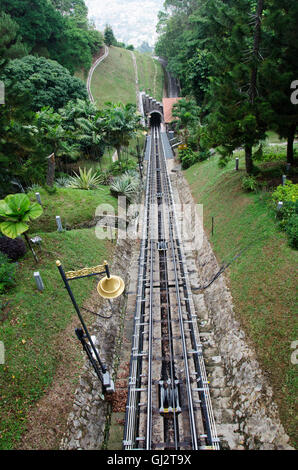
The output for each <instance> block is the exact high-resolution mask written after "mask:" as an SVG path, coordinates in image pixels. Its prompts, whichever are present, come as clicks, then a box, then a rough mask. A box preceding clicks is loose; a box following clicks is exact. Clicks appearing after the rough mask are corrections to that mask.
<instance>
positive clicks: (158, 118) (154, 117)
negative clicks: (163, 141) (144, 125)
mask: <svg viewBox="0 0 298 470" xmlns="http://www.w3.org/2000/svg"><path fill="white" fill-rule="evenodd" d="M162 121H163V116H162V113H161V112H160V111H157V110H153V111H151V113H150V114H149V126H160V124H161V122H162Z"/></svg>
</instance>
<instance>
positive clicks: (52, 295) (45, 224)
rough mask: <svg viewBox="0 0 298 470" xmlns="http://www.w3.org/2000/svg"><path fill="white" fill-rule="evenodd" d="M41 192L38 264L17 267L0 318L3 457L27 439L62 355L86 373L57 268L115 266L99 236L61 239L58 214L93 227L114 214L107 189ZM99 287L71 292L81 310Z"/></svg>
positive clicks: (84, 284)
mask: <svg viewBox="0 0 298 470" xmlns="http://www.w3.org/2000/svg"><path fill="white" fill-rule="evenodd" d="M40 192H41V197H42V202H43V204H44V208H45V213H44V215H43V216H42V217H40V219H38V220H37V221H36V222H35V231H34V230H33V228H34V227H32V229H31V233H32V234H33V233H37V232H39V235H41V237H42V239H43V242H42V245H41V247H40V248H37V250H36V251H37V254H38V257H39V263H38V265H37V264H36V263H35V262H34V260H33V257H32V255H31V252H27V254H26V256H25V257H24V258H23V259H22V260H20V262H19V263H18V269H17V278H16V287H15V288H13V289H10V290H9V291H8V292H7V293H6V294H4V295H3V296H2V298H1V299H0V300H1V301H2V302H3V303H4V304H6V303H7V302H8V304H7V306H6V308H4V309H3V310H2V311H0V338H1V341H3V342H4V346H5V365H2V366H0V383H1V397H0V407H1V412H0V414H1V423H0V449H11V448H14V446H15V445H16V443H17V442H18V440H19V439H20V438H21V436H22V433H23V432H24V430H25V429H26V422H27V418H28V416H27V414H28V411H29V412H30V410H29V407H30V406H32V405H33V406H34V405H35V404H36V402H37V401H38V399H39V398H41V397H42V396H43V394H44V393H45V392H46V391H47V390H48V388H49V386H50V385H51V384H52V382H53V380H54V378H55V373H56V370H57V367H58V366H59V361H60V360H61V354H63V355H64V356H66V357H67V358H68V361H67V360H66V364H67V367H69V368H72V369H73V368H76V369H77V371H79V370H80V368H81V366H82V356H81V353H80V351H81V347H80V345H79V344H75V347H74V348H72V350H74V351H75V353H74V354H73V353H70V352H69V350H70V349H71V348H69V347H68V346H67V344H68V341H69V339H70V338H69V333H68V334H67V335H66V334H65V329H66V328H67V327H69V325H70V324H71V323H73V322H74V323H75V324H76V326H78V325H79V322H78V321H76V313H75V311H74V309H73V306H72V304H71V301H70V299H69V297H68V295H67V293H66V291H65V289H64V288H63V285H62V280H61V278H60V275H59V272H58V270H57V267H56V264H55V261H56V260H57V259H60V260H61V262H62V263H63V265H64V268H65V270H72V269H80V268H83V267H85V266H93V265H95V264H99V263H101V262H102V261H103V259H108V260H110V259H111V256H112V252H113V246H112V245H111V244H110V242H108V241H106V240H98V239H97V238H96V236H95V231H94V229H83V230H75V229H74V230H71V231H67V232H62V233H58V232H57V227H56V222H55V215H56V212H57V210H59V212H60V214H61V216H62V219H63V218H64V220H65V219H66V220H67V221H68V222H69V223H70V225H71V226H75V225H76V224H78V223H81V222H82V221H87V220H90V219H92V218H93V216H94V212H95V208H96V207H97V205H98V204H99V203H101V202H104V203H110V204H112V205H113V206H114V207H115V205H116V200H115V199H114V198H113V197H112V196H109V195H108V194H107V192H108V190H107V189H106V188H105V190H104V191H81V190H70V189H59V190H58V191H57V193H55V194H53V195H48V194H47V193H46V192H44V191H40ZM30 196H31V197H32V196H33V195H30ZM36 270H38V271H39V272H40V274H41V276H42V278H43V281H44V284H45V290H44V291H43V292H42V293H40V292H39V291H38V290H37V289H36V286H35V282H34V278H33V272H34V271H36ZM93 286H94V281H92V280H89V279H85V280H83V281H81V282H75V283H74V284H73V286H72V287H73V289H74V292H75V295H76V299H77V301H78V304H79V305H82V304H83V302H84V301H85V300H86V299H87V298H88V296H89V295H90V292H91V290H92V287H93ZM84 316H85V315H84ZM89 317H90V316H89ZM87 320H89V321H88V324H89V325H92V322H93V321H94V318H88V317H87ZM72 333H73V332H72ZM73 334H74V333H73ZM74 341H75V342H76V340H74ZM67 367H66V370H65V371H64V372H65V385H66V383H67V381H68V369H67ZM71 372H72V371H71Z"/></svg>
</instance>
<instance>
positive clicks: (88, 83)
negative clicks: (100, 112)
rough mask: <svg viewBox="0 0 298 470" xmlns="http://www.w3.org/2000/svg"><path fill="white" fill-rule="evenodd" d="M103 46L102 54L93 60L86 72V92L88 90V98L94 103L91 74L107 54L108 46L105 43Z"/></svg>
mask: <svg viewBox="0 0 298 470" xmlns="http://www.w3.org/2000/svg"><path fill="white" fill-rule="evenodd" d="M104 48H105V51H104V54H103V55H102V56H101V57H99V59H97V60H96V61H95V62H94V64H93V65H92V67H91V68H90V70H89V73H88V78H87V84H86V86H87V92H88V95H89V99H90V101H91V102H92V103H94V101H95V100H94V98H93V95H92V93H91V82H92V76H93V73H94V70H95V69H96V67H97V66H98V65H99V64H100V63H101V62H102V61H103V60H104V59H106V58H107V57H108V55H109V48H108V47H107V46H106V45H105V46H104Z"/></svg>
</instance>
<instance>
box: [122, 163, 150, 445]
mask: <svg viewBox="0 0 298 470" xmlns="http://www.w3.org/2000/svg"><path fill="white" fill-rule="evenodd" d="M150 175H151V159H150V158H149V165H148V171H147V176H146V195H145V207H144V213H143V221H142V227H143V229H142V238H141V247H140V256H139V269H138V285H137V301H136V309H135V315H134V325H133V331H134V334H133V341H132V354H131V360H130V372H129V387H128V396H127V404H126V420H125V429H124V441H123V447H124V449H127V450H132V449H133V443H134V441H135V437H136V436H135V433H136V420H137V396H138V392H136V380H137V377H138V375H140V374H138V372H139V370H138V369H139V367H138V365H139V364H138V360H137V359H138V353H139V350H140V348H139V343H140V340H141V336H142V335H141V329H142V328H141V326H140V324H141V323H142V318H141V314H142V309H143V306H144V303H143V298H144V293H145V289H144V279H145V271H146V265H147V249H146V248H147V243H148V225H149V211H150V203H149V202H150V201H149V199H150V187H151V185H150V184H149V183H150Z"/></svg>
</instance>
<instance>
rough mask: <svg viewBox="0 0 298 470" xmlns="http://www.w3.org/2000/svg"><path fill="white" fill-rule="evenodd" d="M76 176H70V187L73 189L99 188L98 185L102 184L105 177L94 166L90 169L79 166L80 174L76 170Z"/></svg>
mask: <svg viewBox="0 0 298 470" xmlns="http://www.w3.org/2000/svg"><path fill="white" fill-rule="evenodd" d="M74 174H75V176H70V177H69V183H68V185H67V187H68V188H73V189H86V190H90V189H98V186H99V185H100V184H102V182H103V179H102V177H101V175H98V174H97V173H96V172H94V170H93V169H92V168H90V169H89V170H88V171H87V170H86V168H83V170H82V169H81V168H79V174H77V173H76V172H74Z"/></svg>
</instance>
